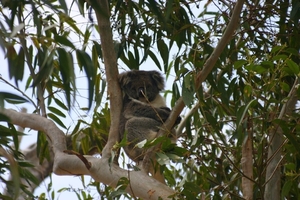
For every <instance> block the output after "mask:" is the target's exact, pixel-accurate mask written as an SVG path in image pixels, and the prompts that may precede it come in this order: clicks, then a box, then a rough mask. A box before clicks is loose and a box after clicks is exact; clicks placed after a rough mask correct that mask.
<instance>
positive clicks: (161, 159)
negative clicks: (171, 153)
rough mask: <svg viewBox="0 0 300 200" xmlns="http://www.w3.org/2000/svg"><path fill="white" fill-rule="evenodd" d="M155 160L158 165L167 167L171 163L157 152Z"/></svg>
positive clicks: (164, 155) (166, 157)
mask: <svg viewBox="0 0 300 200" xmlns="http://www.w3.org/2000/svg"><path fill="white" fill-rule="evenodd" d="M156 160H157V162H158V163H159V164H160V165H168V164H170V161H171V160H170V158H169V157H168V156H167V155H166V154H164V153H159V152H156Z"/></svg>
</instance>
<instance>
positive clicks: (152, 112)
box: [119, 70, 180, 163]
mask: <svg viewBox="0 0 300 200" xmlns="http://www.w3.org/2000/svg"><path fill="white" fill-rule="evenodd" d="M119 82H120V86H121V89H122V91H123V111H122V116H121V122H120V138H121V139H122V138H123V137H124V133H125V132H126V133H127V141H128V142H129V145H128V146H126V147H124V150H125V152H126V154H127V155H128V156H129V158H131V159H132V160H133V161H135V162H137V163H138V162H139V161H141V160H142V159H143V155H144V151H143V149H141V148H138V147H136V144H137V143H139V142H141V141H143V140H145V139H147V140H152V139H154V138H155V137H157V132H158V131H159V129H160V127H161V126H162V124H163V123H164V122H165V121H166V120H167V119H168V117H169V115H170V112H171V110H170V109H169V108H168V107H166V103H165V101H164V98H163V97H162V96H161V95H160V94H159V92H161V91H162V90H163V89H164V79H163V77H162V75H161V74H160V73H159V72H157V71H137V70H133V71H128V72H124V73H122V74H120V75H119ZM179 122H180V117H179V118H178V120H177V124H178V123H179Z"/></svg>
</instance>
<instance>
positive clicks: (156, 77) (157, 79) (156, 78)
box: [151, 71, 165, 90]
mask: <svg viewBox="0 0 300 200" xmlns="http://www.w3.org/2000/svg"><path fill="white" fill-rule="evenodd" d="M151 73H152V74H151V76H152V78H153V80H154V81H155V83H156V85H157V88H158V89H159V90H163V89H164V88H165V81H164V78H163V77H162V75H161V74H160V73H159V72H158V71H151Z"/></svg>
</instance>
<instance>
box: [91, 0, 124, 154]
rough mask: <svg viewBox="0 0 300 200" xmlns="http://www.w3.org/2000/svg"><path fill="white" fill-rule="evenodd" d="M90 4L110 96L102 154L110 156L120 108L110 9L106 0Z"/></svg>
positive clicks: (117, 135) (120, 99) (120, 98)
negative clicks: (106, 130)
mask: <svg viewBox="0 0 300 200" xmlns="http://www.w3.org/2000/svg"><path fill="white" fill-rule="evenodd" d="M90 3H91V6H92V7H93V8H94V10H95V11H96V16H97V21H98V27H99V33H100V41H101V46H102V52H103V58H104V65H105V72H106V79H107V82H108V85H107V88H108V93H109V97H110V118H111V126H110V131H109V136H108V142H107V144H106V145H105V147H104V149H103V154H102V155H103V156H104V157H106V158H109V157H111V150H112V148H113V145H114V144H115V143H116V142H118V141H119V123H120V116H121V110H122V93H121V89H120V86H119V83H118V75H119V72H118V68H117V58H116V53H115V49H114V43H113V40H112V31H111V27H110V21H109V17H110V11H109V5H108V1H107V0H97V1H90Z"/></svg>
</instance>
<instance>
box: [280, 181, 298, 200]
mask: <svg viewBox="0 0 300 200" xmlns="http://www.w3.org/2000/svg"><path fill="white" fill-rule="evenodd" d="M294 184H296V183H294V182H293V181H291V180H287V181H286V182H285V183H284V185H283V187H282V193H281V199H285V197H286V196H287V195H288V194H289V193H290V190H291V188H292V186H293V185H294Z"/></svg>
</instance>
